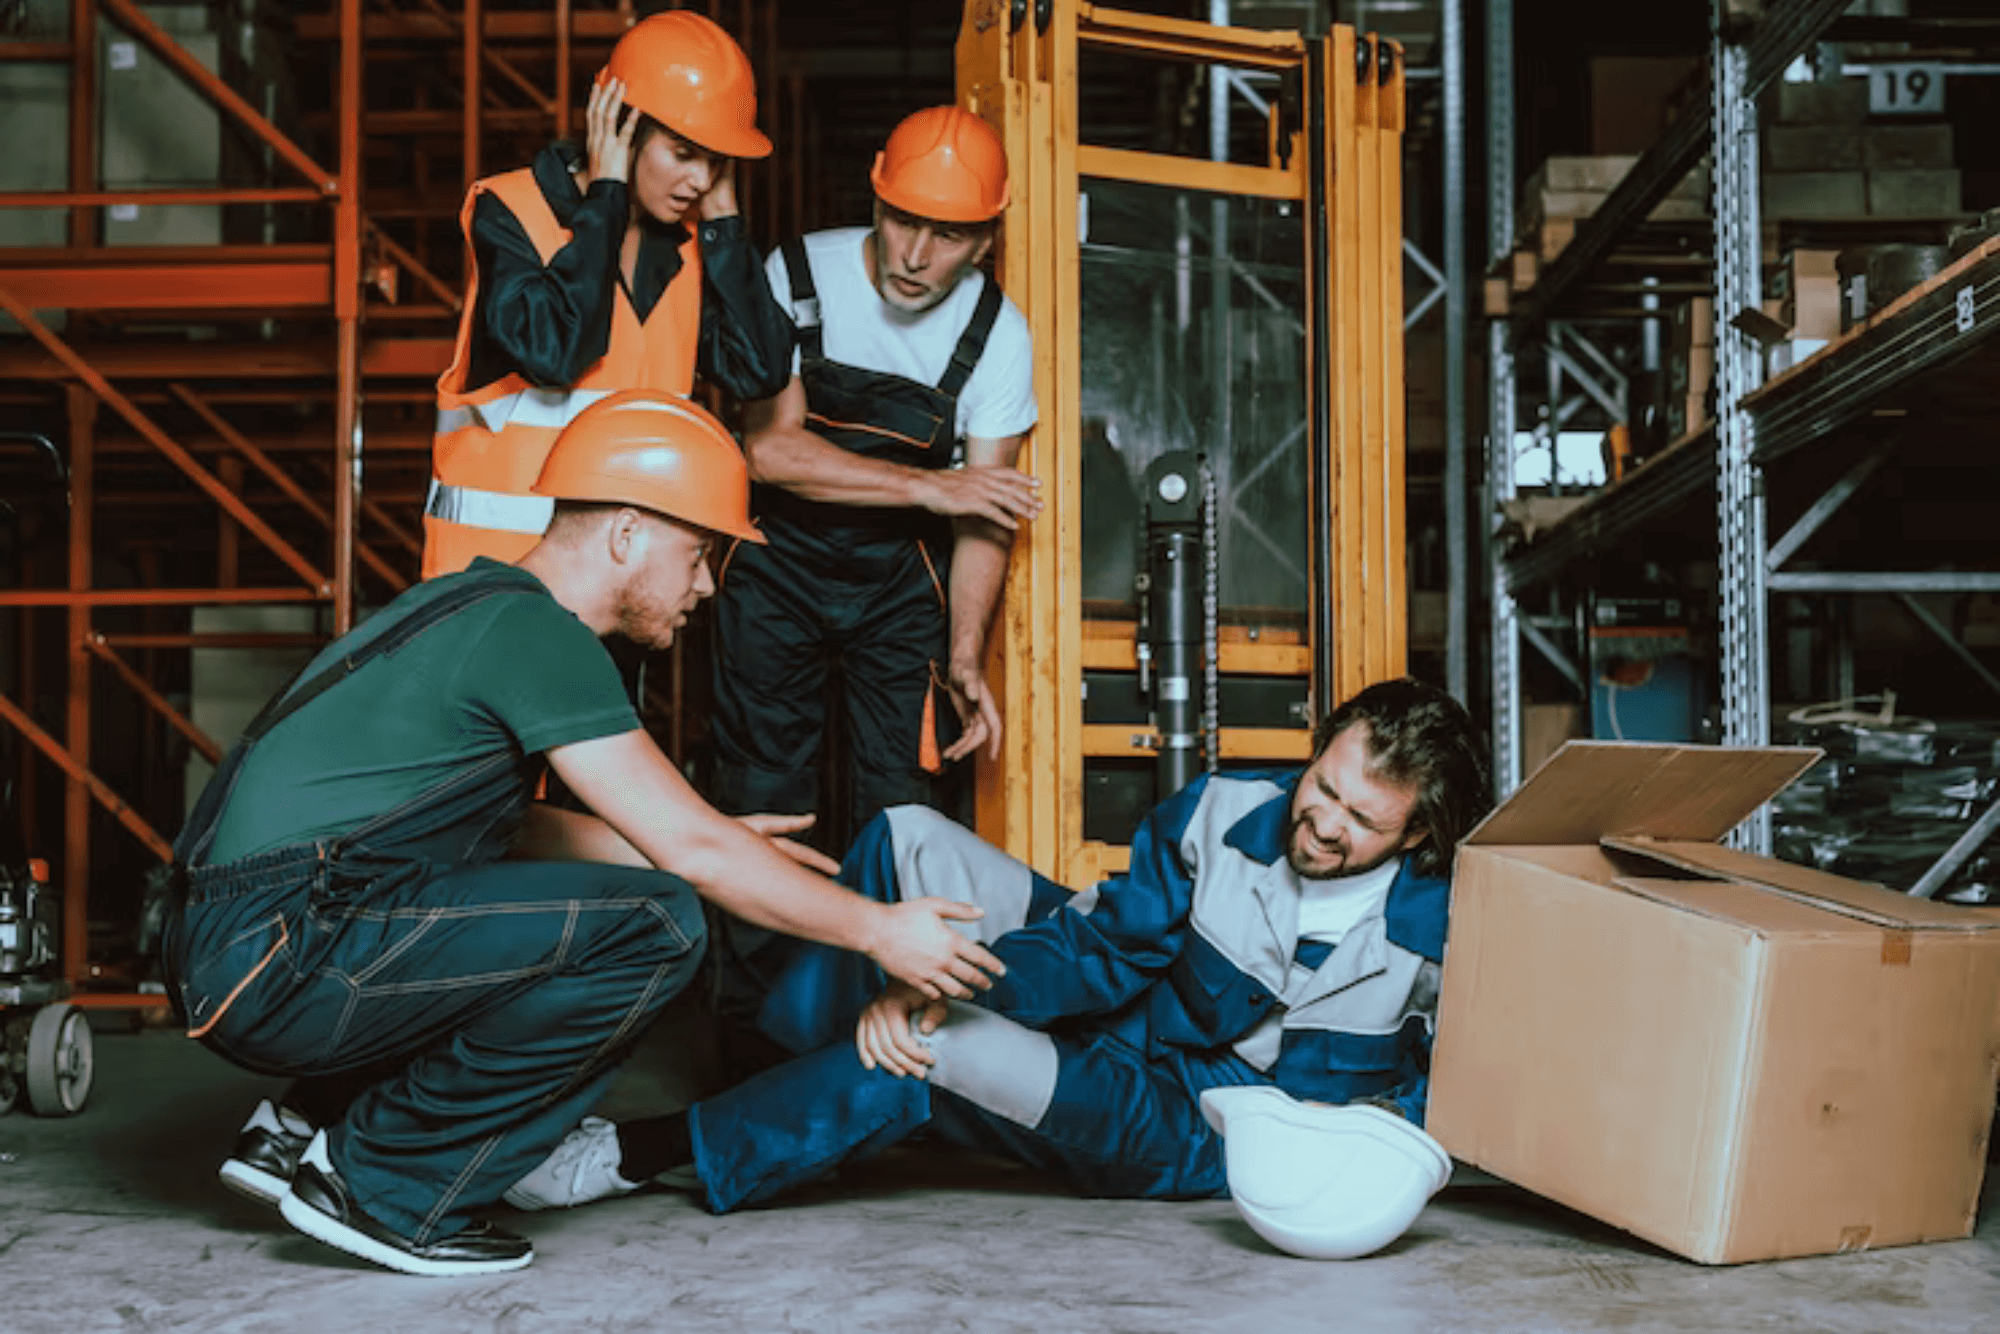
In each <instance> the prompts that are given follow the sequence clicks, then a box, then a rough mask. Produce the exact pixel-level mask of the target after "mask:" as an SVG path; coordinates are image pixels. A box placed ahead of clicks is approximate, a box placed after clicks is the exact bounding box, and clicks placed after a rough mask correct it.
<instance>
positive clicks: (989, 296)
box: [937, 278, 1006, 398]
mask: <svg viewBox="0 0 2000 1334" xmlns="http://www.w3.org/2000/svg"><path fill="white" fill-rule="evenodd" d="M1004 300H1006V297H1005V296H1004V295H1003V294H1002V293H1001V291H1000V284H999V283H996V282H994V281H993V280H992V279H991V278H988V279H986V286H985V287H984V288H983V289H982V290H981V291H980V293H979V304H978V305H977V306H975V307H974V308H973V311H972V320H971V322H970V323H968V324H967V325H966V326H965V332H964V333H962V334H960V335H959V337H958V346H957V347H955V348H953V349H952V351H951V364H950V365H949V366H946V367H945V368H944V378H943V379H941V380H939V381H938V384H937V387H938V392H939V393H940V394H943V395H944V396H945V397H947V398H957V397H958V396H959V393H960V392H961V391H962V390H964V388H965V382H966V381H967V380H969V379H971V378H972V368H973V367H975V366H977V365H978V364H979V357H980V354H981V353H983V352H985V351H986V339H987V337H988V336H989V335H990V334H991V333H992V332H993V321H995V320H996V319H998V318H1000V303H1001V302H1002V301H1004Z"/></svg>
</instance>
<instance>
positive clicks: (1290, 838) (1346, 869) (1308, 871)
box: [1285, 815, 1403, 880]
mask: <svg viewBox="0 0 2000 1334" xmlns="http://www.w3.org/2000/svg"><path fill="white" fill-rule="evenodd" d="M1304 823H1305V819H1304V817H1303V816H1297V815H1294V816H1293V817H1292V822H1291V823H1290V824H1289V825H1287V826H1286V827H1285V864H1286V865H1287V866H1290V867H1291V868H1292V874H1294V875H1296V876H1298V878H1299V879H1301V880H1346V879H1348V878H1350V877H1352V876H1357V875H1367V874H1368V873H1369V872H1370V871H1373V870H1377V869H1379V868H1380V867H1381V866H1382V864H1383V863H1385V862H1388V861H1391V860H1393V859H1394V858H1397V857H1400V856H1402V855H1403V849H1402V848H1401V847H1400V846H1397V845H1391V846H1390V847H1389V848H1388V849H1387V850H1386V851H1384V852H1383V853H1382V855H1381V856H1379V857H1377V858H1375V860H1374V861H1371V862H1368V863H1366V864H1364V865H1361V866H1355V865H1351V864H1343V865H1342V866H1341V867H1340V868H1339V869H1337V870H1321V869H1319V868H1318V867H1308V866H1301V865H1299V857H1298V846H1299V826H1301V825H1303V824H1304Z"/></svg>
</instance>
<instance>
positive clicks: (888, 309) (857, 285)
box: [764, 227, 1036, 440]
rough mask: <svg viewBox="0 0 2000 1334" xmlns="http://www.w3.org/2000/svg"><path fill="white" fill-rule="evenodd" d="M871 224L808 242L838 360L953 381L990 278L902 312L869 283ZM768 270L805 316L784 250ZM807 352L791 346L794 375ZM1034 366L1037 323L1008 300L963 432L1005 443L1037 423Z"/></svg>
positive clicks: (972, 388)
mask: <svg viewBox="0 0 2000 1334" xmlns="http://www.w3.org/2000/svg"><path fill="white" fill-rule="evenodd" d="M867 236H868V228H866V227H842V228H838V229H836V230H833V231H827V232H814V233H813V234H812V235H810V236H808V237H806V238H805V244H806V262H807V263H808V264H810V265H811V266H812V278H813V286H814V288H815V289H817V291H818V293H819V310H820V337H821V339H822V347H823V348H824V350H825V354H826V357H827V359H828V360H829V361H838V362H844V363H845V364H847V365H849V366H858V367H860V368H861V369H863V370H870V371H882V372H885V373H887V374H890V375H900V376H902V377H904V378H905V379H909V380H915V381H917V382H919V383H920V384H928V385H935V384H936V383H937V382H938V381H939V380H941V379H943V378H944V371H945V367H946V366H947V365H949V364H950V363H951V354H952V349H954V348H956V347H957V346H958V339H959V335H960V334H962V333H964V332H965V326H966V325H968V324H970V323H972V312H973V310H974V308H975V307H977V306H978V305H979V294H980V292H981V291H983V290H985V287H986V281H987V279H986V275H985V274H983V273H979V272H976V271H975V272H973V273H970V274H967V275H966V276H965V277H964V278H963V279H961V280H960V281H959V284H958V286H957V287H954V288H953V289H952V291H951V295H950V296H947V297H946V298H945V299H944V300H943V301H942V302H940V303H939V304H938V305H936V306H933V307H932V308H931V309H929V310H927V311H924V312H923V313H922V314H920V315H911V314H908V313H906V312H904V311H901V310H898V309H896V308H895V307H894V306H892V305H890V304H889V303H888V302H886V301H884V300H883V299H882V295H881V293H879V292H877V291H876V290H875V285H874V284H873V283H871V282H869V281H868V265H867V260H866V259H865V258H864V257H863V255H862V250H861V247H862V244H863V242H864V240H865V238H866V237H867ZM764 271H765V273H766V275H767V276H768V277H769V279H770V282H771V295H773V296H775V297H776V298H777V299H778V304H779V305H780V306H783V307H784V308H785V309H786V310H787V311H788V312H790V313H791V315H792V318H793V319H797V318H798V315H799V312H798V311H797V309H795V308H794V306H793V304H792V278H791V273H790V272H789V271H788V270H787V269H786V267H785V252H784V251H783V250H782V249H780V250H774V251H772V252H771V257H770V259H769V260H767V261H765V264H764ZM798 369H799V353H798V350H797V349H796V348H795V349H793V351H792V373H793V374H795V375H796V374H797V373H798ZM1035 418H1036V407H1035V364H1034V354H1033V349H1032V347H1031V346H1030V344H1029V340H1028V321H1027V319H1026V318H1025V317H1023V316H1022V314H1021V312H1020V310H1019V309H1017V308H1016V307H1015V305H1014V303H1013V302H1012V301H1010V300H1007V299H1006V298H1005V297H1002V298H1001V301H1000V314H999V316H998V317H997V318H996V319H995V320H994V321H993V332H992V334H991V335H989V336H988V337H987V339H986V350H985V351H984V352H982V353H981V354H980V356H979V364H978V365H977V366H975V367H973V369H972V375H971V376H970V377H969V378H968V379H967V380H966V382H965V388H964V389H962V390H960V391H959V395H958V434H959V435H960V436H961V437H966V436H976V437H979V438H981V439H987V440H999V439H1004V438H1006V437H1007V436H1010V435H1020V434H1021V433H1022V432H1024V431H1026V430H1027V429H1028V428H1029V427H1031V426H1033V425H1034V424H1035Z"/></svg>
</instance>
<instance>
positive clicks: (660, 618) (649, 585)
mask: <svg viewBox="0 0 2000 1334" xmlns="http://www.w3.org/2000/svg"><path fill="white" fill-rule="evenodd" d="M643 517H644V523H643V524H642V526H641V527H640V528H639V530H638V531H636V532H635V533H634V534H633V543H634V548H633V553H632V554H633V557H634V569H633V571H632V573H631V575H630V577H629V578H628V579H627V580H626V584H625V588H624V590H623V592H622V593H621V595H620V597H619V605H618V632H619V633H620V634H622V635H624V636H625V637H626V638H627V639H630V640H631V641H632V642H633V643H635V644H639V645H641V646H643V647H645V648H649V649H663V648H666V647H667V646H668V645H670V644H672V643H673V642H674V632H675V631H676V630H678V629H680V627H682V626H683V625H686V624H687V618H688V617H689V615H691V614H692V613H693V611H694V609H695V608H696V607H698V606H700V605H701V600H702V599H703V598H705V597H708V596H709V595H710V594H712V593H714V592H715V577H714V575H713V574H712V573H711V572H710V571H709V567H708V553H709V549H710V547H711V546H712V545H713V543H714V540H715V539H714V536H713V535H712V534H711V533H709V532H708V531H707V530H705V529H701V528H694V527H690V526H689V525H687V524H684V523H680V522H678V521H676V520H673V519H669V518H666V517H665V516H663V515H658V514H650V513H649V514H644V516H643ZM640 544H643V549H641V546H640Z"/></svg>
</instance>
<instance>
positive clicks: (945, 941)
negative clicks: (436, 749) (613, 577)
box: [549, 731, 1005, 997]
mask: <svg viewBox="0 0 2000 1334" xmlns="http://www.w3.org/2000/svg"><path fill="white" fill-rule="evenodd" d="M549 763H550V764H551V766H552V767H553V768H554V769H555V771H556V774H557V776H558V777H560V778H561V779H562V781H563V782H564V783H565V784H567V785H568V787H569V789H570V791H572V792H574V793H575V794H576V795H577V796H578V797H579V798H581V799H582V801H583V802H584V804H585V805H587V806H589V807H590V808H591V810H593V811H595V812H596V813H597V814H598V815H600V816H602V817H603V818H604V821H605V823H607V824H608V825H610V827H611V829H612V830H613V831H615V832H616V833H617V834H618V835H619V837H621V838H623V839H624V840H625V841H626V842H627V843H629V844H630V845H631V846H632V847H633V848H635V849H637V850H638V851H639V852H640V853H641V854H642V855H643V856H644V857H645V858H646V860H647V861H649V862H651V863H652V864H653V865H654V866H657V867H659V868H660V869H661V870H663V871H668V872H671V873H673V874H674V875H677V876H680V877H681V878H682V879H683V880H686V881H687V882H688V883H690V884H691V885H693V886H694V887H695V890H696V891H697V892H698V893H700V894H701V895H702V897H704V898H706V899H709V900H711V901H712V902H714V903H716V904H719V905H720V906H721V907H723V908H725V909H727V910H728V911H730V912H732V913H734V914H736V915H737V916H738V917H741V918H743V919H744V920H745V921H748V922H752V923H754V924H756V925H758V926H762V927H767V928H769V929H771V930H774V931H782V932H784V933H786V934H787V935H793V936H800V937H803V938H805V939H807V940H816V941H820V942H822V943H824V944H828V945H833V946H837V947H839V948H841V949H847V950H853V951H855V952H856V953H860V954H865V955H867V956H868V957H869V958H871V959H873V960H874V961H875V962H876V963H878V964H880V965H881V966H882V968H883V970H884V971H885V972H887V973H888V974H889V975H890V976H892V977H896V978H900V979H902V980H903V981H906V982H908V983H909V984H910V985H911V986H913V987H915V988H916V989H917V990H919V991H921V992H922V993H923V994H924V995H926V996H933V997H934V996H957V997H967V996H970V995H972V994H973V993H974V991H976V990H982V989H984V988H986V987H988V986H990V985H992V978H994V977H997V976H999V975H1000V974H1001V973H1003V972H1004V971H1005V969H1004V967H1003V966H1002V965H1001V963H1000V961H999V960H998V959H996V958H994V957H993V955H992V954H990V953H988V952H987V950H986V949H985V947H984V946H982V945H980V944H979V943H978V942H976V941H972V940H968V939H966V938H965V937H964V936H961V935H959V934H958V933H957V932H956V931H954V930H952V929H951V927H950V926H949V925H947V923H948V922H949V921H952V920H968V919H971V918H975V917H978V916H979V909H977V908H974V907H972V906H970V905H968V904H962V903H952V902H950V901H948V900H945V899H933V898H923V899H913V900H911V901H909V902H906V903H897V904H882V903H875V902H873V901H871V900H869V899H865V898H862V897H861V896H860V895H858V894H854V893H851V892H850V891H848V890H846V889H843V888H841V887H840V886H838V885H836V884H834V883H833V882H832V881H830V880H827V879H826V878H825V877H823V876H818V875H815V874H813V873H812V872H811V871H808V870H806V869H805V868H804V867H803V866H801V865H799V864H798V863H797V862H795V861H793V860H792V859H791V858H789V857H787V856H785V855H784V854H783V853H782V852H780V851H779V850H777V849H776V848H774V847H773V846H772V845H771V843H770V842H769V841H768V840H767V839H765V838H762V837H760V836H759V835H758V834H756V833H754V832H752V831H751V830H750V829H748V828H746V827H745V826H744V825H742V824H740V823H739V822H737V821H735V820H732V819H730V818H729V817H728V816H726V815H724V814H722V813H721V812H720V811H718V810H716V809H715V808H714V807H713V806H710V805H709V804H708V803H707V802H706V801H703V800H702V798H701V796H700V794H698V793H697V792H695V790H694V789H693V788H692V787H690V786H688V783H687V780H686V779H685V778H683V777H681V775H680V771H679V770H677V769H675V768H674V766H673V765H672V764H670V763H669V762H668V761H667V757H666V756H665V755H663V754H662V753H661V752H660V748H659V747H658V746H656V745H654V744H653V741H652V739H651V738H650V737H648V736H647V735H646V734H645V733H644V732H643V731H631V732H621V733H618V734H617V735H614V736H607V737H598V738H596V739H594V740H590V741H579V742H576V743H574V744H572V745H567V746H561V747H558V748H557V749H555V750H552V751H550V752H549Z"/></svg>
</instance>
